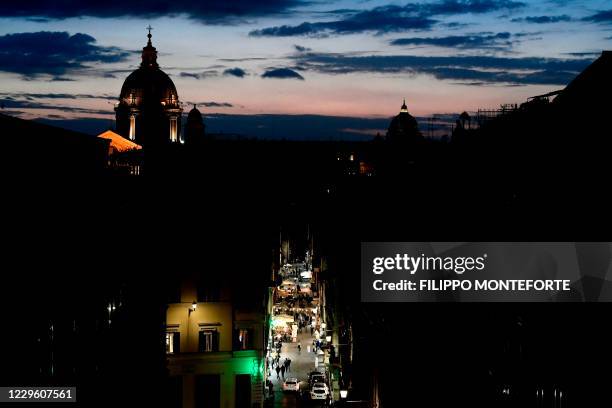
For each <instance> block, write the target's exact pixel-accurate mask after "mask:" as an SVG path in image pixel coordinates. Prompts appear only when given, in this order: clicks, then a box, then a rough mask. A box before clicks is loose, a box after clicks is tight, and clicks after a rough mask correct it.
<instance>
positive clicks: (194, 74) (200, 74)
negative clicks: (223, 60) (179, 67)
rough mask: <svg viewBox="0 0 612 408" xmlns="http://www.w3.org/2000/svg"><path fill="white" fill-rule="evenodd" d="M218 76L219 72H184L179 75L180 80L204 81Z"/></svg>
mask: <svg viewBox="0 0 612 408" xmlns="http://www.w3.org/2000/svg"><path fill="white" fill-rule="evenodd" d="M217 75H219V71H216V70H207V71H202V72H185V71H182V72H180V73H179V76H180V77H181V78H193V79H206V78H211V77H216V76H217Z"/></svg>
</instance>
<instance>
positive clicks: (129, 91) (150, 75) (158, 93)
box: [115, 27, 183, 147]
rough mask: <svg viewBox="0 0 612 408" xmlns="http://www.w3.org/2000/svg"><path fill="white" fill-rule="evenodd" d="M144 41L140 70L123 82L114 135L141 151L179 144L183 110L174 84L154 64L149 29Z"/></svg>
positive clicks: (155, 61) (155, 51)
mask: <svg viewBox="0 0 612 408" xmlns="http://www.w3.org/2000/svg"><path fill="white" fill-rule="evenodd" d="M147 37H148V41H147V45H146V46H145V47H144V48H143V49H142V62H141V64H140V67H139V68H138V69H137V70H136V71H134V72H132V73H131V74H130V75H128V77H127V78H126V79H125V82H124V83H123V86H122V88H121V93H120V95H119V102H118V104H117V106H116V107H115V112H116V119H117V133H119V134H120V135H121V136H123V137H125V138H127V139H130V140H133V141H135V142H136V143H138V144H139V145H141V146H143V147H147V146H163V145H166V144H168V143H179V142H182V138H181V114H182V112H183V109H182V108H181V105H180V102H179V97H178V93H177V91H176V87H175V86H174V83H173V82H172V80H171V79H170V77H169V76H168V75H167V74H166V73H165V72H164V71H162V70H161V69H160V68H159V65H158V64H157V50H156V49H155V47H153V44H152V43H151V37H152V36H151V29H150V27H149V34H148V35H147Z"/></svg>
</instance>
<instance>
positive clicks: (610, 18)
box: [583, 10, 612, 24]
mask: <svg viewBox="0 0 612 408" xmlns="http://www.w3.org/2000/svg"><path fill="white" fill-rule="evenodd" d="M583 20H584V21H591V22H593V23H605V24H610V23H612V10H602V11H600V12H598V13H595V14H593V15H591V16H588V17H585V18H583Z"/></svg>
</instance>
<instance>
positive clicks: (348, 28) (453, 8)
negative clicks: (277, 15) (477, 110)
mask: <svg viewBox="0 0 612 408" xmlns="http://www.w3.org/2000/svg"><path fill="white" fill-rule="evenodd" d="M523 6H525V3H522V2H518V1H498V0H441V1H437V2H435V3H408V4H406V5H404V6H397V5H385V6H379V7H375V8H372V9H370V10H363V11H357V12H355V11H354V10H347V11H346V13H344V15H343V16H342V18H341V19H338V20H334V21H325V22H314V23H313V22H303V23H301V24H299V25H293V26H290V25H283V26H275V27H267V28H262V29H259V30H253V31H251V32H250V33H249V35H251V36H254V37H290V36H327V35H331V34H336V35H338V34H353V33H361V32H365V31H372V32H376V33H378V34H383V33H389V32H397V31H408V30H428V29H431V28H432V27H433V25H434V24H436V23H437V22H438V21H437V20H435V19H434V17H435V16H442V15H457V14H469V13H472V14H481V13H488V12H492V11H497V10H508V9H516V8H520V7H523ZM336 14H338V11H336Z"/></svg>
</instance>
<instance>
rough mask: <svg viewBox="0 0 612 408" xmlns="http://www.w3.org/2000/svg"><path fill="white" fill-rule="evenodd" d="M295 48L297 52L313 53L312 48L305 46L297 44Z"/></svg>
mask: <svg viewBox="0 0 612 408" xmlns="http://www.w3.org/2000/svg"><path fill="white" fill-rule="evenodd" d="M293 48H295V50H296V51H297V52H308V51H312V49H311V48H308V47H304V46H301V45H297V44H296V45H294V46H293Z"/></svg>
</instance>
